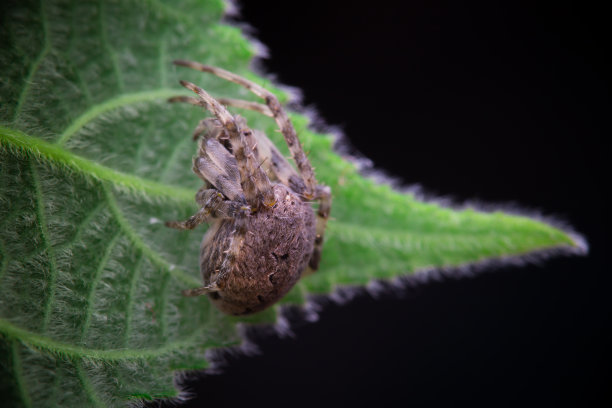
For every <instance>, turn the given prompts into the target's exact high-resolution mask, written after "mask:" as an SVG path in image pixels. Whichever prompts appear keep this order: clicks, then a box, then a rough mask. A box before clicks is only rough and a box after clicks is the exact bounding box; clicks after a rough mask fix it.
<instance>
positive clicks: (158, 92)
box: [55, 88, 179, 146]
mask: <svg viewBox="0 0 612 408" xmlns="http://www.w3.org/2000/svg"><path fill="white" fill-rule="evenodd" d="M178 93H179V91H178V90H173V89H170V88H167V89H166V88H160V89H153V90H149V91H141V92H131V93H124V94H121V95H119V96H117V97H115V98H110V99H107V100H105V101H103V102H100V103H98V104H96V105H94V106H92V107H90V108H89V109H88V110H86V111H85V112H83V113H82V114H81V115H79V116H78V117H77V118H76V119H74V120H73V121H72V122H71V123H70V125H68V127H67V128H66V129H65V130H64V132H62V134H61V135H60V136H59V138H58V139H57V141H56V142H55V144H57V145H58V146H62V145H64V144H65V143H66V142H67V141H68V140H69V139H70V138H71V137H72V136H74V135H75V134H76V133H77V132H78V131H79V130H81V129H82V128H83V127H85V126H86V125H87V124H88V123H89V122H91V121H93V120H95V119H96V118H97V117H99V116H100V115H102V114H103V113H106V112H108V111H111V110H114V109H119V108H123V107H125V106H128V105H132V104H136V103H140V102H151V101H154V100H157V99H162V98H169V97H171V96H176V95H177V94H178Z"/></svg>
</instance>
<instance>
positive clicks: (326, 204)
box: [304, 185, 332, 275]
mask: <svg viewBox="0 0 612 408" xmlns="http://www.w3.org/2000/svg"><path fill="white" fill-rule="evenodd" d="M315 194H316V198H317V199H318V200H319V209H318V210H317V224H316V231H317V234H316V236H315V245H314V250H313V251H312V256H311V257H310V261H309V262H308V269H307V270H306V271H304V275H307V274H310V273H313V272H314V271H316V270H317V269H319V262H320V261H321V251H322V249H323V239H324V236H325V227H326V226H327V220H328V218H329V213H330V211H331V201H332V196H331V189H330V188H329V187H328V186H323V185H318V186H317V189H316V190H315Z"/></svg>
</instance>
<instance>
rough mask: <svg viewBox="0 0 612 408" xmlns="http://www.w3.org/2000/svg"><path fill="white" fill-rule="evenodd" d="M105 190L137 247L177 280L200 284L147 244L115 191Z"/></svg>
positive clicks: (119, 220)
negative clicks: (129, 219)
mask: <svg viewBox="0 0 612 408" xmlns="http://www.w3.org/2000/svg"><path fill="white" fill-rule="evenodd" d="M103 190H104V194H105V195H106V199H107V202H108V204H109V207H110V210H111V213H112V214H113V215H114V216H115V218H116V221H117V223H118V224H119V226H120V227H121V229H122V230H123V232H124V233H125V235H126V236H127V237H128V239H129V240H130V241H131V242H132V244H133V245H134V246H135V247H136V248H138V249H139V250H141V251H142V252H144V254H145V255H146V256H147V257H148V258H149V259H150V260H151V262H153V264H155V265H157V266H159V267H160V268H163V269H165V270H168V271H170V273H171V274H172V275H173V276H174V277H175V278H176V279H177V280H179V281H181V282H183V283H186V284H188V285H199V284H200V282H199V281H198V280H197V279H196V278H194V277H193V276H191V275H189V274H187V273H186V272H184V271H182V270H180V269H177V268H176V267H175V266H174V265H170V264H169V263H168V262H166V261H165V260H164V259H163V258H162V257H161V256H159V255H158V254H157V252H155V251H153V250H152V249H151V248H150V247H149V246H148V245H147V244H145V243H144V241H143V240H142V239H141V238H140V237H139V236H138V234H137V233H136V231H134V229H133V228H132V226H131V225H130V223H129V222H128V220H126V219H125V217H124V216H123V212H122V211H121V209H120V208H119V206H118V205H117V201H116V200H115V197H114V195H113V193H112V192H111V191H110V190H109V189H108V187H106V186H104V187H103Z"/></svg>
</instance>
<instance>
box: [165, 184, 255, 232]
mask: <svg viewBox="0 0 612 408" xmlns="http://www.w3.org/2000/svg"><path fill="white" fill-rule="evenodd" d="M196 201H197V202H198V204H200V205H201V206H202V207H201V208H200V209H199V210H198V211H197V212H196V213H195V214H194V215H192V216H191V217H189V218H188V219H186V220H185V221H167V222H166V226H168V227H170V228H176V229H189V230H191V229H194V228H195V227H197V226H198V225H200V224H202V223H204V222H208V221H210V220H211V219H215V218H216V219H219V218H232V219H238V218H244V217H246V216H247V215H249V214H250V213H251V208H250V207H249V206H248V205H245V204H244V203H243V202H239V201H232V200H224V199H223V194H221V193H220V192H219V191H218V190H216V189H205V188H202V189H200V191H198V192H197V194H196Z"/></svg>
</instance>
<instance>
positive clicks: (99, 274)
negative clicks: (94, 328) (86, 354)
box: [81, 230, 121, 342]
mask: <svg viewBox="0 0 612 408" xmlns="http://www.w3.org/2000/svg"><path fill="white" fill-rule="evenodd" d="M120 236H121V231H120V230H118V231H117V232H115V235H113V238H111V240H110V241H108V243H107V244H106V248H105V249H104V255H102V258H101V259H100V263H99V264H98V267H97V268H96V272H95V274H94V277H93V281H92V283H91V287H90V288H89V293H88V294H87V307H86V309H85V321H84V322H83V327H82V328H81V342H84V340H85V335H86V334H87V330H89V326H90V324H91V315H92V313H93V307H94V306H93V304H94V298H95V293H96V288H97V286H98V284H99V283H100V280H101V279H102V271H103V270H104V267H105V266H106V264H107V263H108V260H109V258H110V255H111V253H112V251H113V249H114V247H115V245H116V243H117V240H118V239H119V237H120Z"/></svg>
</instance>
